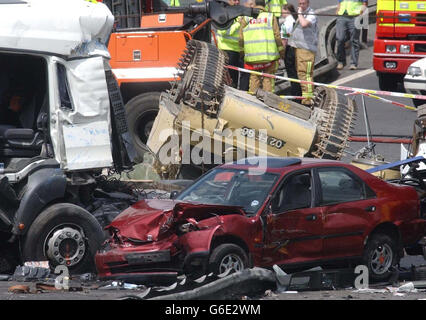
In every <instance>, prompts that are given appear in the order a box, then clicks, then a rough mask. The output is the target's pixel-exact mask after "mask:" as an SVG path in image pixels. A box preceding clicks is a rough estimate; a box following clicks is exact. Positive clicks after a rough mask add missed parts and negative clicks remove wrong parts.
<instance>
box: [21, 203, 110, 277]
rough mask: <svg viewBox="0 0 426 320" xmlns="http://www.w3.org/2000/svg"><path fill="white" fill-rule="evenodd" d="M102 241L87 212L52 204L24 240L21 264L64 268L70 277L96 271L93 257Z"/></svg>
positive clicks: (36, 221) (70, 205)
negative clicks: (44, 264)
mask: <svg viewBox="0 0 426 320" xmlns="http://www.w3.org/2000/svg"><path fill="white" fill-rule="evenodd" d="M103 241H104V233H103V231H102V228H101V226H100V225H99V223H98V222H97V220H96V218H95V217H93V216H92V215H91V214H90V213H89V212H88V211H86V210H84V209H83V208H81V207H79V206H76V205H74V204H69V203H58V204H54V205H52V206H50V207H48V208H47V209H45V210H44V211H43V212H41V213H40V215H39V216H38V217H37V218H36V219H35V220H34V222H33V223H32V225H31V227H30V229H29V230H28V233H27V234H26V236H25V239H24V245H23V250H22V259H23V261H24V262H25V261H46V260H49V263H50V266H51V267H52V268H55V267H56V266H57V265H60V264H61V265H65V266H67V267H68V268H69V272H70V273H71V274H81V273H86V272H92V271H95V270H96V269H95V263H94V256H95V253H96V251H97V250H98V248H99V246H100V245H101V244H102V242H103Z"/></svg>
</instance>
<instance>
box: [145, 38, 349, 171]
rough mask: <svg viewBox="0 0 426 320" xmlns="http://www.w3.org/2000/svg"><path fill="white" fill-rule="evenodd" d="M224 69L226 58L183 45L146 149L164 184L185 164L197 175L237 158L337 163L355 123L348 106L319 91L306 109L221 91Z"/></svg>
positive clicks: (196, 44) (211, 49)
mask: <svg viewBox="0 0 426 320" xmlns="http://www.w3.org/2000/svg"><path fill="white" fill-rule="evenodd" d="M226 65H227V57H226V55H225V54H224V53H223V52H221V51H220V50H219V49H217V48H216V47H215V46H213V45H211V44H208V43H206V42H200V41H197V40H191V41H189V42H188V44H187V48H186V50H185V53H184V54H183V56H182V58H181V60H180V63H179V69H180V72H181V79H182V80H181V81H176V82H175V83H174V84H173V85H172V88H171V89H170V90H168V91H166V92H163V93H162V94H161V97H160V110H159V113H158V115H157V117H156V119H155V122H154V124H153V127H152V130H151V133H150V135H149V139H148V142H147V146H148V148H149V150H150V151H151V152H152V153H153V154H154V155H155V158H156V162H155V167H156V169H157V171H159V172H160V173H161V174H162V175H163V176H167V177H169V178H174V177H177V176H179V173H182V169H185V167H186V165H187V164H190V165H191V167H190V168H191V170H192V171H194V170H197V168H198V170H200V171H202V169H206V168H209V167H211V166H212V164H213V163H215V164H217V163H224V162H225V161H227V160H228V159H234V160H236V159H239V158H243V157H244V156H245V153H244V152H242V151H247V153H248V154H251V155H259V154H261V152H264V153H263V155H267V156H281V157H283V156H284V157H315V158H321V159H334V160H339V159H341V157H342V154H343V151H344V149H345V147H346V146H347V141H348V138H349V136H350V133H351V128H352V125H353V123H354V121H355V117H356V105H355V102H354V101H353V100H352V99H349V98H347V97H345V96H343V95H340V94H338V93H337V92H336V91H335V90H334V89H330V88H323V87H320V88H317V89H316V90H315V92H314V99H313V101H314V103H313V105H312V107H307V106H304V105H301V104H298V103H296V102H293V101H291V100H287V99H284V98H281V97H280V96H278V95H275V94H273V93H269V92H266V91H263V90H260V89H259V90H258V91H257V93H256V95H251V94H249V93H246V92H243V91H240V90H237V89H234V88H232V87H230V86H228V85H226V83H227V68H226ZM265 130H266V131H265ZM190 134H196V135H197V136H198V138H199V137H200V136H202V138H203V139H201V141H202V142H199V141H197V139H189V135H190ZM186 135H187V136H186ZM241 137H242V138H241ZM204 139H208V140H207V142H206V140H204ZM255 141H256V142H255ZM260 141H262V142H264V145H263V148H264V149H263V150H261V148H262V145H261V143H260ZM179 143H181V147H179V146H178V144H179ZM265 145H266V147H265ZM201 149H204V150H202V151H203V155H202V156H201V157H202V158H203V160H202V161H199V163H194V161H192V160H193V159H191V161H192V162H191V163H189V161H188V160H189V157H188V155H189V154H192V155H194V154H197V153H198V152H200V151H201ZM181 176H182V175H181Z"/></svg>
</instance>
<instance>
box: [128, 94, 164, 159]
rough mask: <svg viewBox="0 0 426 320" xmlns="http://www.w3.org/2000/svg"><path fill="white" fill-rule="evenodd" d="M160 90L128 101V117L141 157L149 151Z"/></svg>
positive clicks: (131, 132)
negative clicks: (149, 140)
mask: <svg viewBox="0 0 426 320" xmlns="http://www.w3.org/2000/svg"><path fill="white" fill-rule="evenodd" d="M159 102H160V92H147V93H143V94H140V95H138V96H136V97H134V98H132V99H131V100H130V101H129V102H127V103H126V105H125V109H126V117H127V124H128V126H129V132H130V134H131V136H132V139H133V142H134V145H135V148H136V152H137V153H138V156H139V158H140V159H141V160H142V159H143V154H144V153H145V152H146V151H147V147H146V143H147V141H148V138H149V133H150V131H151V129H152V125H153V124H154V120H155V118H156V117H157V114H158V110H159V106H158V104H159Z"/></svg>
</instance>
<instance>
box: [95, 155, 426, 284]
mask: <svg viewBox="0 0 426 320" xmlns="http://www.w3.org/2000/svg"><path fill="white" fill-rule="evenodd" d="M249 160H250V159H245V160H244V161H243V162H242V163H241V161H240V163H237V162H235V163H232V164H225V165H222V166H220V167H216V168H214V169H212V170H210V171H209V172H207V173H206V174H205V175H203V176H202V177H201V178H200V179H198V180H197V181H196V182H195V183H194V184H193V185H191V186H189V187H188V188H186V189H185V190H184V191H182V192H181V193H180V194H179V195H178V196H177V197H176V198H175V199H170V200H143V201H140V202H138V203H136V204H135V205H133V206H132V207H130V208H128V209H126V210H125V211H124V212H122V213H121V214H120V215H119V216H118V217H117V218H116V219H115V220H114V221H113V222H112V223H111V224H110V225H109V226H108V227H107V229H108V230H109V232H110V235H111V237H110V238H109V239H108V240H107V241H106V242H105V243H104V245H103V246H102V248H101V249H100V250H99V251H98V253H97V254H96V266H97V269H98V273H99V277H100V278H101V279H126V280H127V281H130V280H133V281H138V282H144V281H148V282H150V281H152V280H153V279H156V280H159V279H164V281H169V280H170V278H173V277H174V278H175V277H176V276H177V275H178V274H182V273H184V274H192V275H194V274H195V275H197V274H199V275H203V274H208V273H210V272H213V273H215V274H223V273H226V272H229V271H238V270H241V269H243V268H246V267H252V266H259V267H271V266H273V265H274V264H277V265H280V266H282V267H283V268H284V270H286V269H287V270H291V269H294V268H298V269H300V268H305V267H312V266H318V265H321V266H332V265H335V264H338V263H339V264H341V263H344V264H352V265H356V264H364V265H367V266H368V269H369V271H370V276H371V278H372V279H377V280H380V279H385V278H387V277H388V276H390V274H391V269H392V268H391V267H392V266H394V265H395V264H397V263H398V261H399V259H400V258H401V256H402V255H403V248H404V247H406V246H412V245H414V244H416V243H417V242H418V241H419V240H420V239H421V238H422V237H423V236H424V234H425V229H426V227H425V220H424V219H423V218H422V217H421V214H420V202H419V198H418V195H417V193H416V190H415V189H414V188H413V187H410V186H403V185H396V184H391V183H388V182H385V181H382V180H380V179H378V178H376V177H375V176H373V175H371V174H369V173H367V172H365V171H363V170H361V169H359V168H357V167H354V166H352V165H349V164H344V163H341V162H337V161H328V160H318V159H299V158H265V161H266V162H265V163H266V167H265V166H263V167H261V166H259V165H256V164H250V163H251V162H253V161H249ZM153 276H155V277H153ZM160 282H161V280H160Z"/></svg>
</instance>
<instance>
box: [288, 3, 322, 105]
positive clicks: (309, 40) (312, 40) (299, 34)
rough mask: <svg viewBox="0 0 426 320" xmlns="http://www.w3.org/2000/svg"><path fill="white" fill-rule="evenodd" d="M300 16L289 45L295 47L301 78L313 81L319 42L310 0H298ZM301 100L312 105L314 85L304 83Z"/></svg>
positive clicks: (298, 71) (299, 76)
mask: <svg viewBox="0 0 426 320" xmlns="http://www.w3.org/2000/svg"><path fill="white" fill-rule="evenodd" d="M298 4H299V7H298V8H297V13H298V18H297V20H296V23H295V27H294V29H293V32H292V33H291V36H290V39H289V40H288V46H291V47H293V48H295V51H296V69H297V75H298V78H299V79H300V80H305V81H309V82H312V81H313V75H314V62H315V53H316V51H317V44H318V24H317V18H316V16H315V12H314V10H313V9H312V8H310V7H309V0H298ZM301 87H302V96H303V97H304V99H303V100H302V101H301V102H302V104H304V105H309V106H310V105H312V102H313V101H312V97H313V85H312V84H310V83H309V84H308V83H302V84H301Z"/></svg>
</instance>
